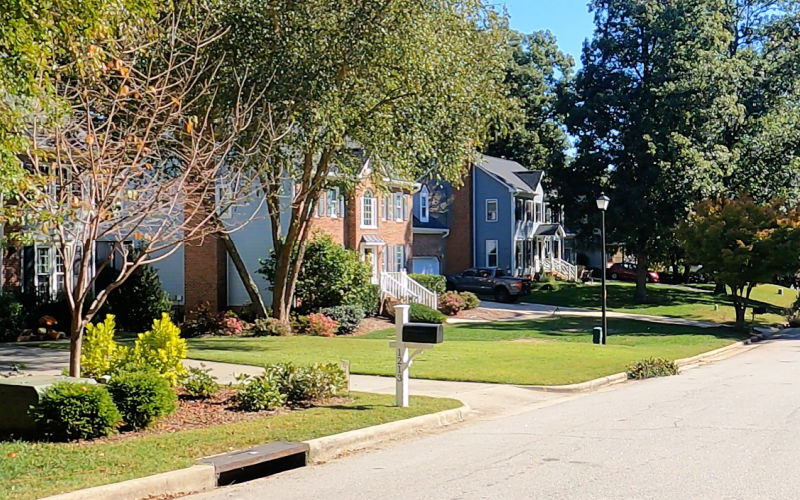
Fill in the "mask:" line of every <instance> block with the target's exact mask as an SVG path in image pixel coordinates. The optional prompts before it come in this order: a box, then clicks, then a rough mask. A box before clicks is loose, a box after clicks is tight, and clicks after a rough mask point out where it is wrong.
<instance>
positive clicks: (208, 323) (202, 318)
mask: <svg viewBox="0 0 800 500" xmlns="http://www.w3.org/2000/svg"><path fill="white" fill-rule="evenodd" d="M221 328H222V325H221V324H220V316H219V315H218V314H216V313H214V312H211V305H210V304H209V303H208V302H201V303H200V304H198V305H197V307H195V308H194V309H191V310H189V311H188V312H187V313H186V320H185V321H184V322H183V324H182V325H181V336H182V337H185V338H192V337H199V336H200V335H216V334H217V332H218V331H219V330H220V329H221Z"/></svg>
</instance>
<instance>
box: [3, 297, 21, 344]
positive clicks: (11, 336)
mask: <svg viewBox="0 0 800 500" xmlns="http://www.w3.org/2000/svg"><path fill="white" fill-rule="evenodd" d="M24 327H25V312H24V309H23V307H22V302H21V301H20V298H19V295H17V294H16V293H14V292H11V291H4V292H0V342H13V341H15V340H17V337H19V334H20V332H22V329H23V328H24Z"/></svg>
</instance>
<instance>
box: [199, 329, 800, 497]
mask: <svg viewBox="0 0 800 500" xmlns="http://www.w3.org/2000/svg"><path fill="white" fill-rule="evenodd" d="M798 366H800V335H798V334H797V332H794V334H793V335H783V337H782V338H778V339H775V340H770V341H766V342H763V343H761V344H760V345H759V347H757V348H755V349H752V350H749V351H747V352H744V353H743V354H740V355H739V356H736V357H733V358H730V359H728V360H726V361H723V362H719V363H714V364H709V365H703V366H700V367H697V368H694V369H691V370H687V371H686V372H685V373H682V374H681V375H679V376H675V377H668V378H659V379H651V380H647V381H643V382H638V383H629V384H624V385H621V386H617V387H616V388H613V389H609V390H605V391H601V392H596V393H592V394H588V395H585V396H582V397H578V398H572V399H566V400H563V401H562V402H560V403H558V404H554V405H551V406H548V407H545V408H538V409H534V410H526V411H523V412H522V413H520V414H518V415H514V416H507V417H502V418H497V419H493V420H491V421H488V422H482V423H478V424H475V425H465V426H459V427H456V428H455V429H453V430H451V431H449V432H445V433H442V434H437V435H429V436H424V437H421V438H419V439H417V440H414V441H405V442H400V443H396V444H393V445H389V446H386V447H385V448H384V449H381V450H376V451H373V452H369V453H362V454H359V455H354V456H349V457H345V458H342V459H339V460H336V461H333V462H330V463H327V464H323V465H318V466H312V467H307V468H303V469H297V470H294V471H289V472H286V473H283V474H280V475H277V476H273V477H271V478H266V479H261V480H257V481H253V482H251V483H245V484H241V485H238V486H232V487H228V488H225V489H221V490H218V491H215V492H211V493H207V494H203V495H199V496H196V497H194V498H197V499H204V500H209V499H223V498H226V499H227V498H236V499H256V498H258V499H260V498H277V499H291V498H297V499H306V498H342V499H351V498H352V499H360V498H381V499H394V498H397V499H407V498H420V499H450V498H452V499H456V498H498V499H515V498H548V499H550V498H565V499H567V498H568V499H575V498H578V499H582V498H591V499H607V498H637V499H638V498H654V499H672V498H675V499H686V498H743V499H744V498H747V499H751V498H781V499H782V498H796V497H797V492H798V491H800V474H797V472H796V471H797V464H798V463H800V433H798V432H797V424H798V418H800V381H798V377H797V367H798Z"/></svg>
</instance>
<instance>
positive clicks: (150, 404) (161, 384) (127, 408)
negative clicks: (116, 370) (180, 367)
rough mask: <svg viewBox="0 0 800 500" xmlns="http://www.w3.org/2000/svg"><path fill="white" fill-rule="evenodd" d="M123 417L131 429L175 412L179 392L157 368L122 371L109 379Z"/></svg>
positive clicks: (145, 426) (145, 425) (143, 426)
mask: <svg viewBox="0 0 800 500" xmlns="http://www.w3.org/2000/svg"><path fill="white" fill-rule="evenodd" d="M108 391H109V392H110V393H111V396H112V397H113V398H114V402H115V403H116V404H117V407H118V408H119V410H120V412H122V418H123V419H124V420H125V422H127V424H128V425H129V426H131V427H132V428H133V429H144V428H147V427H149V426H150V424H152V423H153V422H154V421H155V419H157V418H158V417H163V416H165V415H169V414H171V413H174V412H175V410H176V409H177V408H178V405H177V402H178V396H177V394H175V392H174V391H173V390H172V389H171V388H170V386H169V382H168V381H167V380H166V379H164V377H162V376H161V375H160V374H159V373H158V372H157V371H156V370H153V369H143V370H137V371H133V372H123V373H120V374H118V375H116V376H114V377H113V378H112V379H111V381H110V382H109V383H108Z"/></svg>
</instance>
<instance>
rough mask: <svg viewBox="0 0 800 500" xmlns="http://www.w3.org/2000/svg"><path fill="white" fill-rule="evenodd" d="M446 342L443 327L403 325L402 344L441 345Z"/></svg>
mask: <svg viewBox="0 0 800 500" xmlns="http://www.w3.org/2000/svg"><path fill="white" fill-rule="evenodd" d="M443 340H444V329H443V328H442V325H437V324H435V323H406V324H405V325H403V338H402V339H401V341H402V342H409V343H415V344H441V343H442V341H443Z"/></svg>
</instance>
